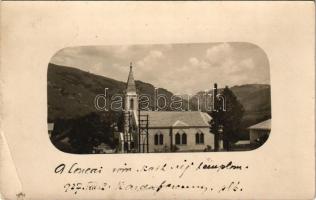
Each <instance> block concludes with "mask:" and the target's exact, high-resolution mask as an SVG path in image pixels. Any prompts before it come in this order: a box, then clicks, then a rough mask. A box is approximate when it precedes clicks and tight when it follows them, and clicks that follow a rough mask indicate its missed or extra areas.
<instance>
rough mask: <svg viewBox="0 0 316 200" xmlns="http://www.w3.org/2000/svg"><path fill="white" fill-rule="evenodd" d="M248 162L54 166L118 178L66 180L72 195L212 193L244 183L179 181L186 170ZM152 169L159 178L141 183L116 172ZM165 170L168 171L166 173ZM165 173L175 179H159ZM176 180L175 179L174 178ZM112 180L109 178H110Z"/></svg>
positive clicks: (236, 166) (225, 167)
mask: <svg viewBox="0 0 316 200" xmlns="http://www.w3.org/2000/svg"><path fill="white" fill-rule="evenodd" d="M248 169H249V166H248V165H241V164H238V163H235V162H233V161H227V162H221V163H217V162H215V161H213V160H211V159H206V160H203V161H199V162H191V161H188V160H181V161H180V162H176V163H175V164H172V163H167V162H162V163H160V164H156V165H149V164H142V165H140V166H134V165H128V163H122V164H121V165H120V166H117V167H114V168H112V169H111V171H107V172H106V171H103V166H98V167H91V166H90V167H88V166H81V165H80V164H79V163H73V164H70V165H68V164H65V163H60V164H58V165H57V166H56V168H55V169H54V173H55V174H59V175H61V174H74V175H88V176H89V175H92V174H96V175H100V174H102V173H105V174H108V173H112V174H113V175H115V176H117V177H118V178H117V179H115V181H116V182H110V180H109V181H104V182H98V181H88V182H80V181H78V182H73V183H66V184H65V185H64V186H63V187H64V191H65V192H66V193H72V194H74V195H76V194H78V193H80V192H93V191H103V192H106V191H113V190H114V191H134V192H142V191H152V192H154V193H158V192H161V191H167V190H173V191H175V190H190V191H192V192H201V193H207V192H213V193H214V192H216V193H225V192H234V193H235V192H242V191H244V187H243V186H242V184H241V182H240V181H239V180H232V181H229V182H228V183H227V184H219V183H216V182H214V181H213V182H212V183H208V184H188V183H186V184H183V181H180V180H181V179H182V178H183V177H184V176H186V174H188V173H190V176H192V173H198V172H202V173H222V172H223V173H224V172H225V171H230V172H240V171H243V170H248ZM154 173H156V174H159V176H158V177H157V178H160V179H162V180H161V181H160V182H159V183H157V182H156V184H153V183H148V182H146V180H144V181H145V183H142V184H135V183H129V182H127V181H123V180H120V176H122V175H127V174H144V175H146V174H150V176H152V175H153V174H154ZM167 173H168V174H167ZM163 174H166V175H165V177H169V176H170V174H172V176H176V177H177V178H176V179H173V180H168V178H166V179H163V178H162V177H163V176H161V175H163ZM178 180H179V181H178ZM111 181H113V180H111Z"/></svg>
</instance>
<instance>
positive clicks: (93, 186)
mask: <svg viewBox="0 0 316 200" xmlns="http://www.w3.org/2000/svg"><path fill="white" fill-rule="evenodd" d="M64 189H65V192H72V193H73V194H78V193H79V192H83V191H90V192H91V191H105V192H106V191H109V190H112V189H113V190H115V191H120V190H121V191H123V190H124V191H135V192H141V191H152V192H154V193H158V192H160V191H162V190H192V191H194V192H201V193H205V192H217V193H221V192H231V191H233V192H241V191H243V188H242V186H241V184H240V182H239V181H237V182H235V181H231V182H229V183H228V184H227V185H223V186H216V185H213V186H212V185H202V184H201V185H192V184H177V183H173V182H168V181H166V180H163V181H162V182H161V183H160V184H157V185H155V184H140V185H136V184H131V183H127V182H125V181H119V182H118V183H116V184H115V185H114V186H111V185H110V184H109V183H107V182H103V183H98V182H95V181H89V182H87V183H82V182H78V183H67V184H65V185H64Z"/></svg>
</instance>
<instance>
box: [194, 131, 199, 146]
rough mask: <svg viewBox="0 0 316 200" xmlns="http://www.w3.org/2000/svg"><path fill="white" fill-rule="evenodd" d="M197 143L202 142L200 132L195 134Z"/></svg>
mask: <svg viewBox="0 0 316 200" xmlns="http://www.w3.org/2000/svg"><path fill="white" fill-rule="evenodd" d="M195 144H200V134H199V133H196V134H195Z"/></svg>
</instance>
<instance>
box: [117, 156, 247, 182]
mask: <svg viewBox="0 0 316 200" xmlns="http://www.w3.org/2000/svg"><path fill="white" fill-rule="evenodd" d="M243 169H248V166H247V165H245V166H242V165H237V164H234V163H233V162H232V161H229V162H227V163H221V164H216V163H213V162H212V161H208V162H199V163H197V164H195V163H194V162H187V160H184V161H183V163H181V164H176V165H170V164H167V163H163V164H161V165H155V166H149V165H143V166H142V167H141V168H139V169H138V168H135V169H133V168H131V167H129V166H127V164H126V163H124V166H122V167H118V168H113V171H112V172H113V173H116V174H122V173H133V172H137V173H146V172H168V171H172V172H178V173H179V178H181V177H183V175H184V174H185V173H186V172H187V171H190V170H191V171H206V170H213V171H216V172H220V171H224V170H238V171H239V170H243Z"/></svg>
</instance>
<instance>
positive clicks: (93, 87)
mask: <svg viewBox="0 0 316 200" xmlns="http://www.w3.org/2000/svg"><path fill="white" fill-rule="evenodd" d="M127 76H128V74H126V78H127ZM136 87H137V90H138V92H139V93H140V94H147V95H149V96H150V97H151V98H150V99H151V102H150V108H153V105H154V104H153V101H154V98H153V97H154V91H155V87H154V86H153V85H151V84H149V83H144V82H142V81H136ZM104 88H109V89H108V91H107V96H108V97H112V96H113V95H114V94H124V91H125V89H126V83H124V82H122V81H117V80H114V79H111V78H107V77H103V76H99V75H95V74H92V73H89V72H85V71H82V70H79V69H76V68H72V67H65V66H59V65H55V64H52V63H50V64H49V65H48V73H47V91H48V121H55V120H56V119H71V118H76V117H79V116H83V115H86V114H88V113H91V112H96V111H97V110H96V108H95V107H94V98H95V96H96V95H97V94H104ZM158 92H159V94H164V95H166V96H167V97H169V98H168V99H170V97H171V96H172V95H173V94H172V93H171V92H169V91H168V90H166V89H163V88H159V90H158ZM108 104H109V103H108ZM169 104H170V102H167V105H169ZM185 104H186V103H184V105H185Z"/></svg>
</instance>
